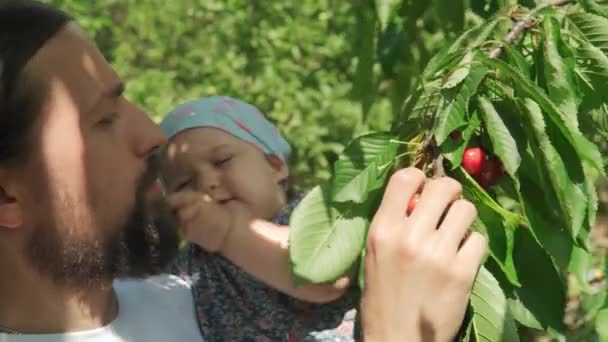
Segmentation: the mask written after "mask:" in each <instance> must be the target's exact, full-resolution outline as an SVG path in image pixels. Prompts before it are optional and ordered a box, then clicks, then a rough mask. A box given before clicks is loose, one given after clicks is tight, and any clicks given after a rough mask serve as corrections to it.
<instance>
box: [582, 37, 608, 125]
mask: <svg viewBox="0 0 608 342" xmlns="http://www.w3.org/2000/svg"><path fill="white" fill-rule="evenodd" d="M576 58H577V65H576V72H577V75H578V76H579V78H580V79H581V80H582V81H583V82H582V83H583V84H582V86H581V90H582V92H583V101H582V104H581V106H580V109H579V117H580V124H581V131H583V133H586V134H587V136H592V135H593V134H595V133H599V134H601V133H602V132H608V56H606V55H605V54H604V53H603V52H602V51H601V50H600V49H599V48H597V47H595V46H593V45H591V44H590V43H588V42H587V41H579V46H578V48H577V49H576Z"/></svg>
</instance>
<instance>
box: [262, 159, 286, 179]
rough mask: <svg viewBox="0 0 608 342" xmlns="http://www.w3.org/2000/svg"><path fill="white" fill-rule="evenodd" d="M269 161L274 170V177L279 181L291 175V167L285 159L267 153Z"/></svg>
mask: <svg viewBox="0 0 608 342" xmlns="http://www.w3.org/2000/svg"><path fill="white" fill-rule="evenodd" d="M266 158H268V162H269V163H270V166H272V170H273V171H274V176H275V177H274V179H275V180H276V182H277V183H281V182H283V181H285V180H287V176H289V168H288V167H287V164H286V163H285V162H284V161H283V159H281V158H279V157H277V156H275V155H273V154H271V155H267V156H266Z"/></svg>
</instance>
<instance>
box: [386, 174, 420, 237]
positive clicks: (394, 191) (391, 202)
mask: <svg viewBox="0 0 608 342" xmlns="http://www.w3.org/2000/svg"><path fill="white" fill-rule="evenodd" d="M425 180H426V176H425V175H424V173H423V172H422V171H420V170H419V169H416V168H407V169H403V170H399V171H397V172H395V173H394V174H393V175H392V176H391V178H390V180H389V182H388V185H387V187H386V190H385V192H384V197H383V198H382V203H381V204H380V207H379V208H378V211H377V212H376V217H375V218H374V219H377V221H379V222H378V223H379V224H377V225H376V226H378V225H385V224H388V225H390V226H393V225H394V224H395V223H396V222H398V221H399V220H402V219H403V218H405V213H406V211H407V206H408V203H409V201H410V198H412V196H413V195H414V194H415V193H416V192H417V191H418V189H420V187H421V186H422V185H423V184H424V181H425Z"/></svg>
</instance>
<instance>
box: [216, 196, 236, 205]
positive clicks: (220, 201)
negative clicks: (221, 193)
mask: <svg viewBox="0 0 608 342" xmlns="http://www.w3.org/2000/svg"><path fill="white" fill-rule="evenodd" d="M233 200H234V198H232V197H231V198H224V199H220V200H218V201H217V203H219V204H221V205H225V204H228V203H230V202H231V201H233Z"/></svg>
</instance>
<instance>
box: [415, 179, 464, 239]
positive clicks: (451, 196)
mask: <svg viewBox="0 0 608 342" xmlns="http://www.w3.org/2000/svg"><path fill="white" fill-rule="evenodd" d="M461 192H462V185H461V184H460V183H458V182H457V181H455V180H454V179H452V178H448V177H443V178H438V179H433V180H432V181H430V182H427V184H425V186H424V189H423V190H422V194H421V195H420V200H419V201H418V205H417V206H416V210H414V212H413V213H412V215H411V216H410V221H411V222H414V223H415V224H414V225H413V227H414V228H415V229H416V230H417V231H416V234H418V233H429V232H431V231H434V230H436V229H437V226H438V225H439V221H440V220H441V217H442V216H443V215H444V213H445V212H446V209H447V208H448V207H449V206H450V205H451V204H452V202H453V201H455V200H456V199H458V198H459V197H460V194H461Z"/></svg>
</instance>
